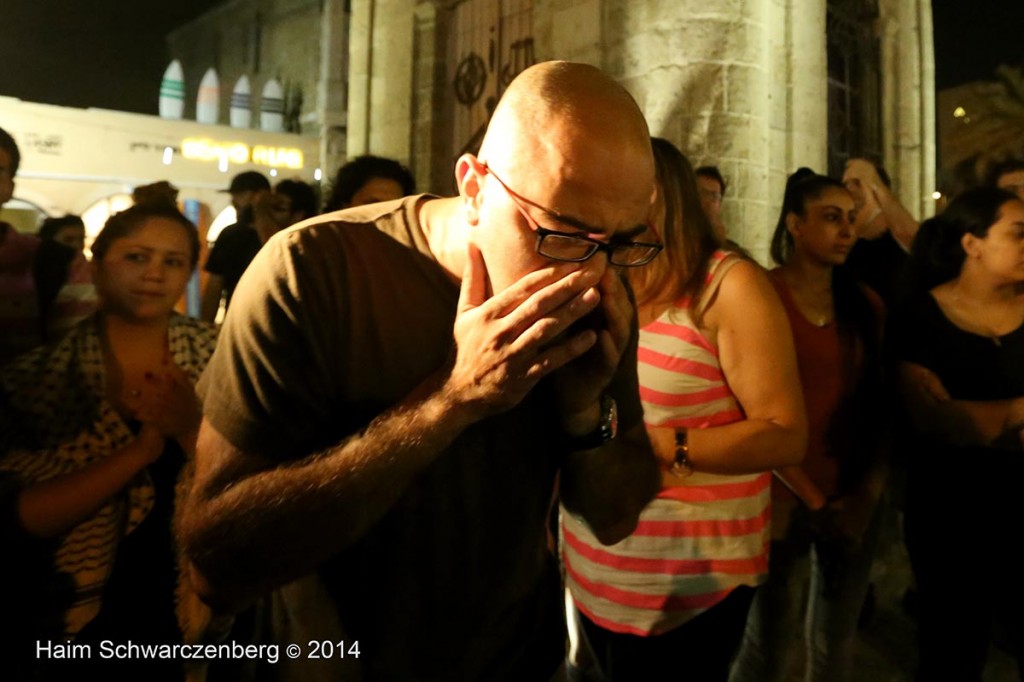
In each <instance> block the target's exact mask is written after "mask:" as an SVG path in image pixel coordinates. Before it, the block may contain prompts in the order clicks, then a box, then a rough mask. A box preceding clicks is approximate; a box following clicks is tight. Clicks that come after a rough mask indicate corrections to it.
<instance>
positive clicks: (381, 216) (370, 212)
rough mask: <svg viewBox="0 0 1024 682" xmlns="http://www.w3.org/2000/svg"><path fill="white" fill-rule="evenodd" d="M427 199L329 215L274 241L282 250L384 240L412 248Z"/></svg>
mask: <svg viewBox="0 0 1024 682" xmlns="http://www.w3.org/2000/svg"><path fill="white" fill-rule="evenodd" d="M426 196H427V195H416V196H410V197H404V198H402V199H395V200H392V201H384V202H381V203H377V204H367V205H365V206H356V207H353V208H345V209H341V210H340V211H333V212H331V213H325V214H323V215H320V216H316V217H313V218H309V219H307V220H304V221H302V222H300V223H297V224H295V225H293V226H291V227H289V228H286V229H284V230H282V231H281V232H279V233H278V234H276V235H274V237H272V238H271V241H274V240H275V239H276V240H278V241H279V247H280V246H282V245H285V244H287V245H289V246H292V247H295V248H299V249H303V250H305V249H307V248H312V247H315V246H326V245H329V244H331V243H335V244H338V245H347V246H357V245H359V244H363V243H373V242H375V241H377V240H379V239H380V238H381V237H388V238H390V239H393V240H396V241H398V242H400V243H402V244H405V245H412V242H414V241H415V239H414V237H413V233H414V232H416V230H417V225H418V223H417V218H416V207H417V204H418V203H419V202H420V201H421V200H423V199H424V198H425V197H426ZM328 248H329V247H328Z"/></svg>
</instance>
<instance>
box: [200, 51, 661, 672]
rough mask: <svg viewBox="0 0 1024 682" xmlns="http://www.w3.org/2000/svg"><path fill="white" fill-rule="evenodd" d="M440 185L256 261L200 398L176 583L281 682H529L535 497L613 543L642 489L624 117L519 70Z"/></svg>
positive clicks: (548, 67) (539, 549)
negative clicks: (248, 638) (230, 614)
mask: <svg viewBox="0 0 1024 682" xmlns="http://www.w3.org/2000/svg"><path fill="white" fill-rule="evenodd" d="M455 175H456V179H457V182H458V187H459V196H458V197H454V198H447V199H439V198H434V197H431V196H426V195H421V196H418V197H409V198H406V199H402V200H398V201H391V202H386V203H381V204H374V205H370V206H364V207H359V208H354V209H348V210H344V211H339V212H336V213H332V214H328V215H326V216H321V217H319V218H316V219H314V220H312V221H307V222H305V223H301V224H299V225H297V226H295V227H293V228H290V229H288V230H286V231H284V232H282V233H280V234H278V235H277V236H275V237H274V238H272V239H271V240H270V241H269V242H268V243H267V245H266V246H265V247H264V248H263V250H262V251H260V253H259V255H258V256H257V257H256V260H254V261H253V263H252V265H251V266H250V268H249V270H248V271H247V272H246V274H245V275H244V276H243V278H242V280H241V282H240V284H239V288H238V290H237V291H236V293H235V300H236V301H238V303H236V304H235V305H232V306H231V309H230V310H229V312H228V316H227V320H226V322H225V325H224V328H223V331H222V332H221V337H220V342H219V344H218V348H217V351H216V354H215V355H214V358H213V360H212V361H211V364H210V367H209V369H208V370H207V372H206V374H205V375H204V377H203V379H202V381H201V382H200V392H201V394H202V396H203V398H204V402H205V404H204V412H205V419H204V421H203V425H202V428H201V431H200V434H199V439H198V447H197V453H196V474H195V484H194V488H193V490H192V492H191V495H190V496H189V499H188V502H187V504H186V505H185V506H184V509H183V510H182V513H181V518H180V522H181V523H180V528H181V531H182V540H183V545H184V548H185V551H186V553H187V556H188V558H189V559H190V560H191V566H190V571H189V580H190V582H191V584H192V585H193V587H194V588H195V589H196V590H197V591H198V593H199V595H200V596H201V597H202V598H203V600H204V601H206V602H207V603H209V604H211V605H213V606H214V607H215V608H217V609H219V610H222V611H223V610H228V611H230V610H236V611H237V610H239V609H244V607H245V605H246V604H249V603H251V602H252V600H253V599H254V598H257V597H259V596H260V595H263V596H262V598H259V599H257V601H256V608H255V609H250V610H248V611H243V613H244V615H243V616H240V617H239V621H240V622H242V621H244V622H245V628H246V629H247V631H249V632H252V631H256V632H258V633H259V634H258V637H259V641H269V642H275V643H279V644H281V645H282V646H283V645H284V644H285V643H286V642H297V643H299V645H300V646H301V654H300V656H299V658H298V659H295V660H288V659H286V658H285V657H283V656H282V657H281V660H280V661H279V662H278V664H277V665H275V666H274V667H273V671H274V674H275V675H276V676H277V677H278V678H281V679H303V680H309V679H319V678H318V677H316V676H317V675H322V676H323V677H324V678H325V679H327V678H331V676H334V677H333V679H346V680H347V679H357V678H361V679H368V680H413V679H417V680H419V679H431V680H434V679H444V680H449V679H450V680H506V679H507V680H547V679H549V678H550V677H551V675H552V674H553V673H554V672H555V671H556V669H557V668H558V666H559V665H560V662H561V661H562V659H563V657H564V649H563V647H564V641H565V634H564V622H563V616H562V615H561V614H562V607H561V596H560V595H561V592H560V587H559V577H558V571H557V562H556V559H555V557H554V556H552V554H551V553H550V552H549V551H548V549H547V529H548V528H549V520H550V513H551V508H552V504H553V496H554V495H555V494H557V495H559V496H560V497H561V500H562V502H563V503H564V505H565V507H566V508H567V509H568V510H570V511H571V512H572V513H573V514H575V515H577V516H578V517H580V518H581V519H583V520H584V521H585V522H586V523H588V524H589V525H590V526H591V527H592V528H593V529H594V531H595V532H596V533H597V535H598V537H599V538H601V540H602V541H603V542H608V543H612V542H616V541H618V540H619V539H621V538H623V537H625V536H626V535H628V534H629V533H630V532H631V531H632V530H633V528H634V527H635V524H636V519H637V515H638V513H639V512H640V510H641V509H642V508H643V507H644V506H645V504H646V503H647V502H648V501H649V500H650V499H651V497H652V496H653V495H654V493H655V492H656V490H657V488H658V480H659V478H658V470H657V465H656V463H655V459H654V457H653V455H652V453H651V450H650V445H649V443H648V441H647V438H646V435H645V433H644V429H643V425H642V420H641V417H642V413H641V407H640V403H639V397H638V394H637V380H636V338H637V330H636V322H635V315H634V310H633V307H632V305H631V302H630V296H629V294H628V292H627V288H626V285H625V284H624V281H623V279H622V277H621V269H622V268H623V267H643V265H644V264H646V263H648V262H650V260H651V259H653V258H654V257H655V256H656V255H657V252H658V250H659V248H660V247H659V244H658V243H657V238H656V235H652V234H651V233H650V232H649V230H648V227H647V218H648V214H649V211H650V205H651V200H652V197H653V191H654V166H653V161H652V156H651V146H650V141H649V136H648V131H647V126H646V123H645V122H644V119H643V116H642V115H641V113H640V111H639V109H638V108H637V106H636V103H635V102H634V101H633V100H632V98H631V97H630V96H629V95H628V94H627V93H626V92H625V90H623V89H622V88H621V87H620V86H619V85H617V84H616V83H615V82H614V81H612V80H611V79H610V78H608V77H607V76H605V75H604V74H602V73H601V72H600V71H598V70H596V69H594V68H593V67H589V66H584V65H580V64H570V63H564V62H549V63H545V64H540V65H537V66H534V67H532V68H530V69H528V70H527V71H525V72H523V73H522V74H521V75H520V76H519V77H518V78H517V79H516V80H515V81H514V82H513V83H512V84H511V85H510V86H509V88H508V90H507V91H506V93H505V95H504V97H503V99H502V100H501V102H500V103H499V105H498V107H497V109H496V110H495V113H494V116H493V118H492V120H491V123H490V126H489V128H488V132H487V134H486V136H485V139H484V142H483V145H482V149H481V152H480V155H479V156H474V155H471V154H466V155H464V156H462V157H461V158H460V159H459V160H458V162H457V165H456V169H455ZM310 640H315V641H316V642H324V643H326V645H330V646H329V647H328V649H330V651H327V649H324V646H323V645H321V646H319V649H320V650H318V651H316V652H311V651H310V650H309V649H310V647H309V646H308V642H310ZM342 640H343V641H344V645H342V644H341V641H342ZM311 653H315V654H318V655H319V658H316V659H313V660H310V654H311ZM324 654H329V655H327V656H326V660H324V658H325V656H324ZM229 674H230V673H229Z"/></svg>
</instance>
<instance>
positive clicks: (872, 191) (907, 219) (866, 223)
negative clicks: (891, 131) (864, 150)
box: [843, 159, 920, 310]
mask: <svg viewBox="0 0 1024 682" xmlns="http://www.w3.org/2000/svg"><path fill="white" fill-rule="evenodd" d="M843 184H844V185H846V188H847V189H848V190H850V194H852V195H853V200H854V202H856V206H857V216H856V218H855V220H854V228H856V230H857V237H858V239H857V243H856V244H854V247H853V250H852V251H851V252H850V256H849V258H847V260H846V267H847V268H848V269H849V270H850V272H852V273H853V276H854V277H856V278H857V280H858V281H860V282H862V283H864V284H866V285H868V286H869V287H871V288H872V289H873V290H874V291H875V293H877V294H878V295H879V296H881V297H882V300H883V301H884V302H885V305H886V308H888V309H890V310H891V309H893V308H895V307H896V305H897V303H898V301H899V300H900V298H901V296H902V293H903V292H902V291H901V289H902V285H903V281H902V280H903V277H904V274H903V271H904V269H905V268H906V264H907V262H908V260H909V255H908V254H909V253H910V245H911V244H912V243H913V241H914V236H915V235H916V234H917V230H918V227H919V226H920V224H919V223H918V221H917V220H916V219H915V218H914V216H912V215H910V212H909V211H908V210H907V209H906V208H904V206H903V204H901V203H900V201H899V199H897V198H896V195H895V193H894V192H893V191H892V187H891V182H890V180H889V175H888V174H887V173H886V172H885V170H884V169H882V168H881V167H879V166H876V165H875V164H873V163H872V162H871V161H868V160H867V159H850V160H849V161H847V162H846V172H845V173H843Z"/></svg>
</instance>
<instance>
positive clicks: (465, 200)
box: [455, 154, 486, 225]
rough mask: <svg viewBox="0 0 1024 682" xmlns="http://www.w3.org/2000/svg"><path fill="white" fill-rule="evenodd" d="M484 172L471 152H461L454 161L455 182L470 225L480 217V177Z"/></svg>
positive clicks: (475, 222) (478, 160) (474, 223)
mask: <svg viewBox="0 0 1024 682" xmlns="http://www.w3.org/2000/svg"><path fill="white" fill-rule="evenodd" d="M484 173H486V170H485V169H484V165H483V164H482V163H480V159H478V158H476V157H475V156H474V155H472V154H463V155H462V156H460V157H459V160H458V161H456V162H455V183H456V185H457V186H458V188H459V197H461V198H462V204H463V207H464V209H465V214H466V222H467V223H469V224H470V225H476V224H477V222H479V219H480V201H481V198H482V197H481V192H480V178H481V177H482V176H483V175H484Z"/></svg>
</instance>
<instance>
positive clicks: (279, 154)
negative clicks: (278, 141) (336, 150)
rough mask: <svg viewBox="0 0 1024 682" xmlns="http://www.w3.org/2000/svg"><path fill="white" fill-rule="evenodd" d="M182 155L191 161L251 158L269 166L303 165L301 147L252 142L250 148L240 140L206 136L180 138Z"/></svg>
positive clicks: (257, 163) (240, 161) (300, 166)
mask: <svg viewBox="0 0 1024 682" xmlns="http://www.w3.org/2000/svg"><path fill="white" fill-rule="evenodd" d="M181 155H182V156H183V157H185V158H186V159H191V160H193V161H216V162H218V163H221V164H225V163H234V164H243V163H248V162H249V161H252V162H253V163H255V164H256V165H259V166H269V167H271V168H295V169H299V168H302V166H303V158H302V150H301V149H294V148H292V147H267V146H265V145H260V144H258V145H254V146H253V147H252V149H250V148H249V145H247V144H244V143H242V142H218V141H216V140H211V139H209V138H206V137H190V138H186V139H185V140H182V142H181Z"/></svg>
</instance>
